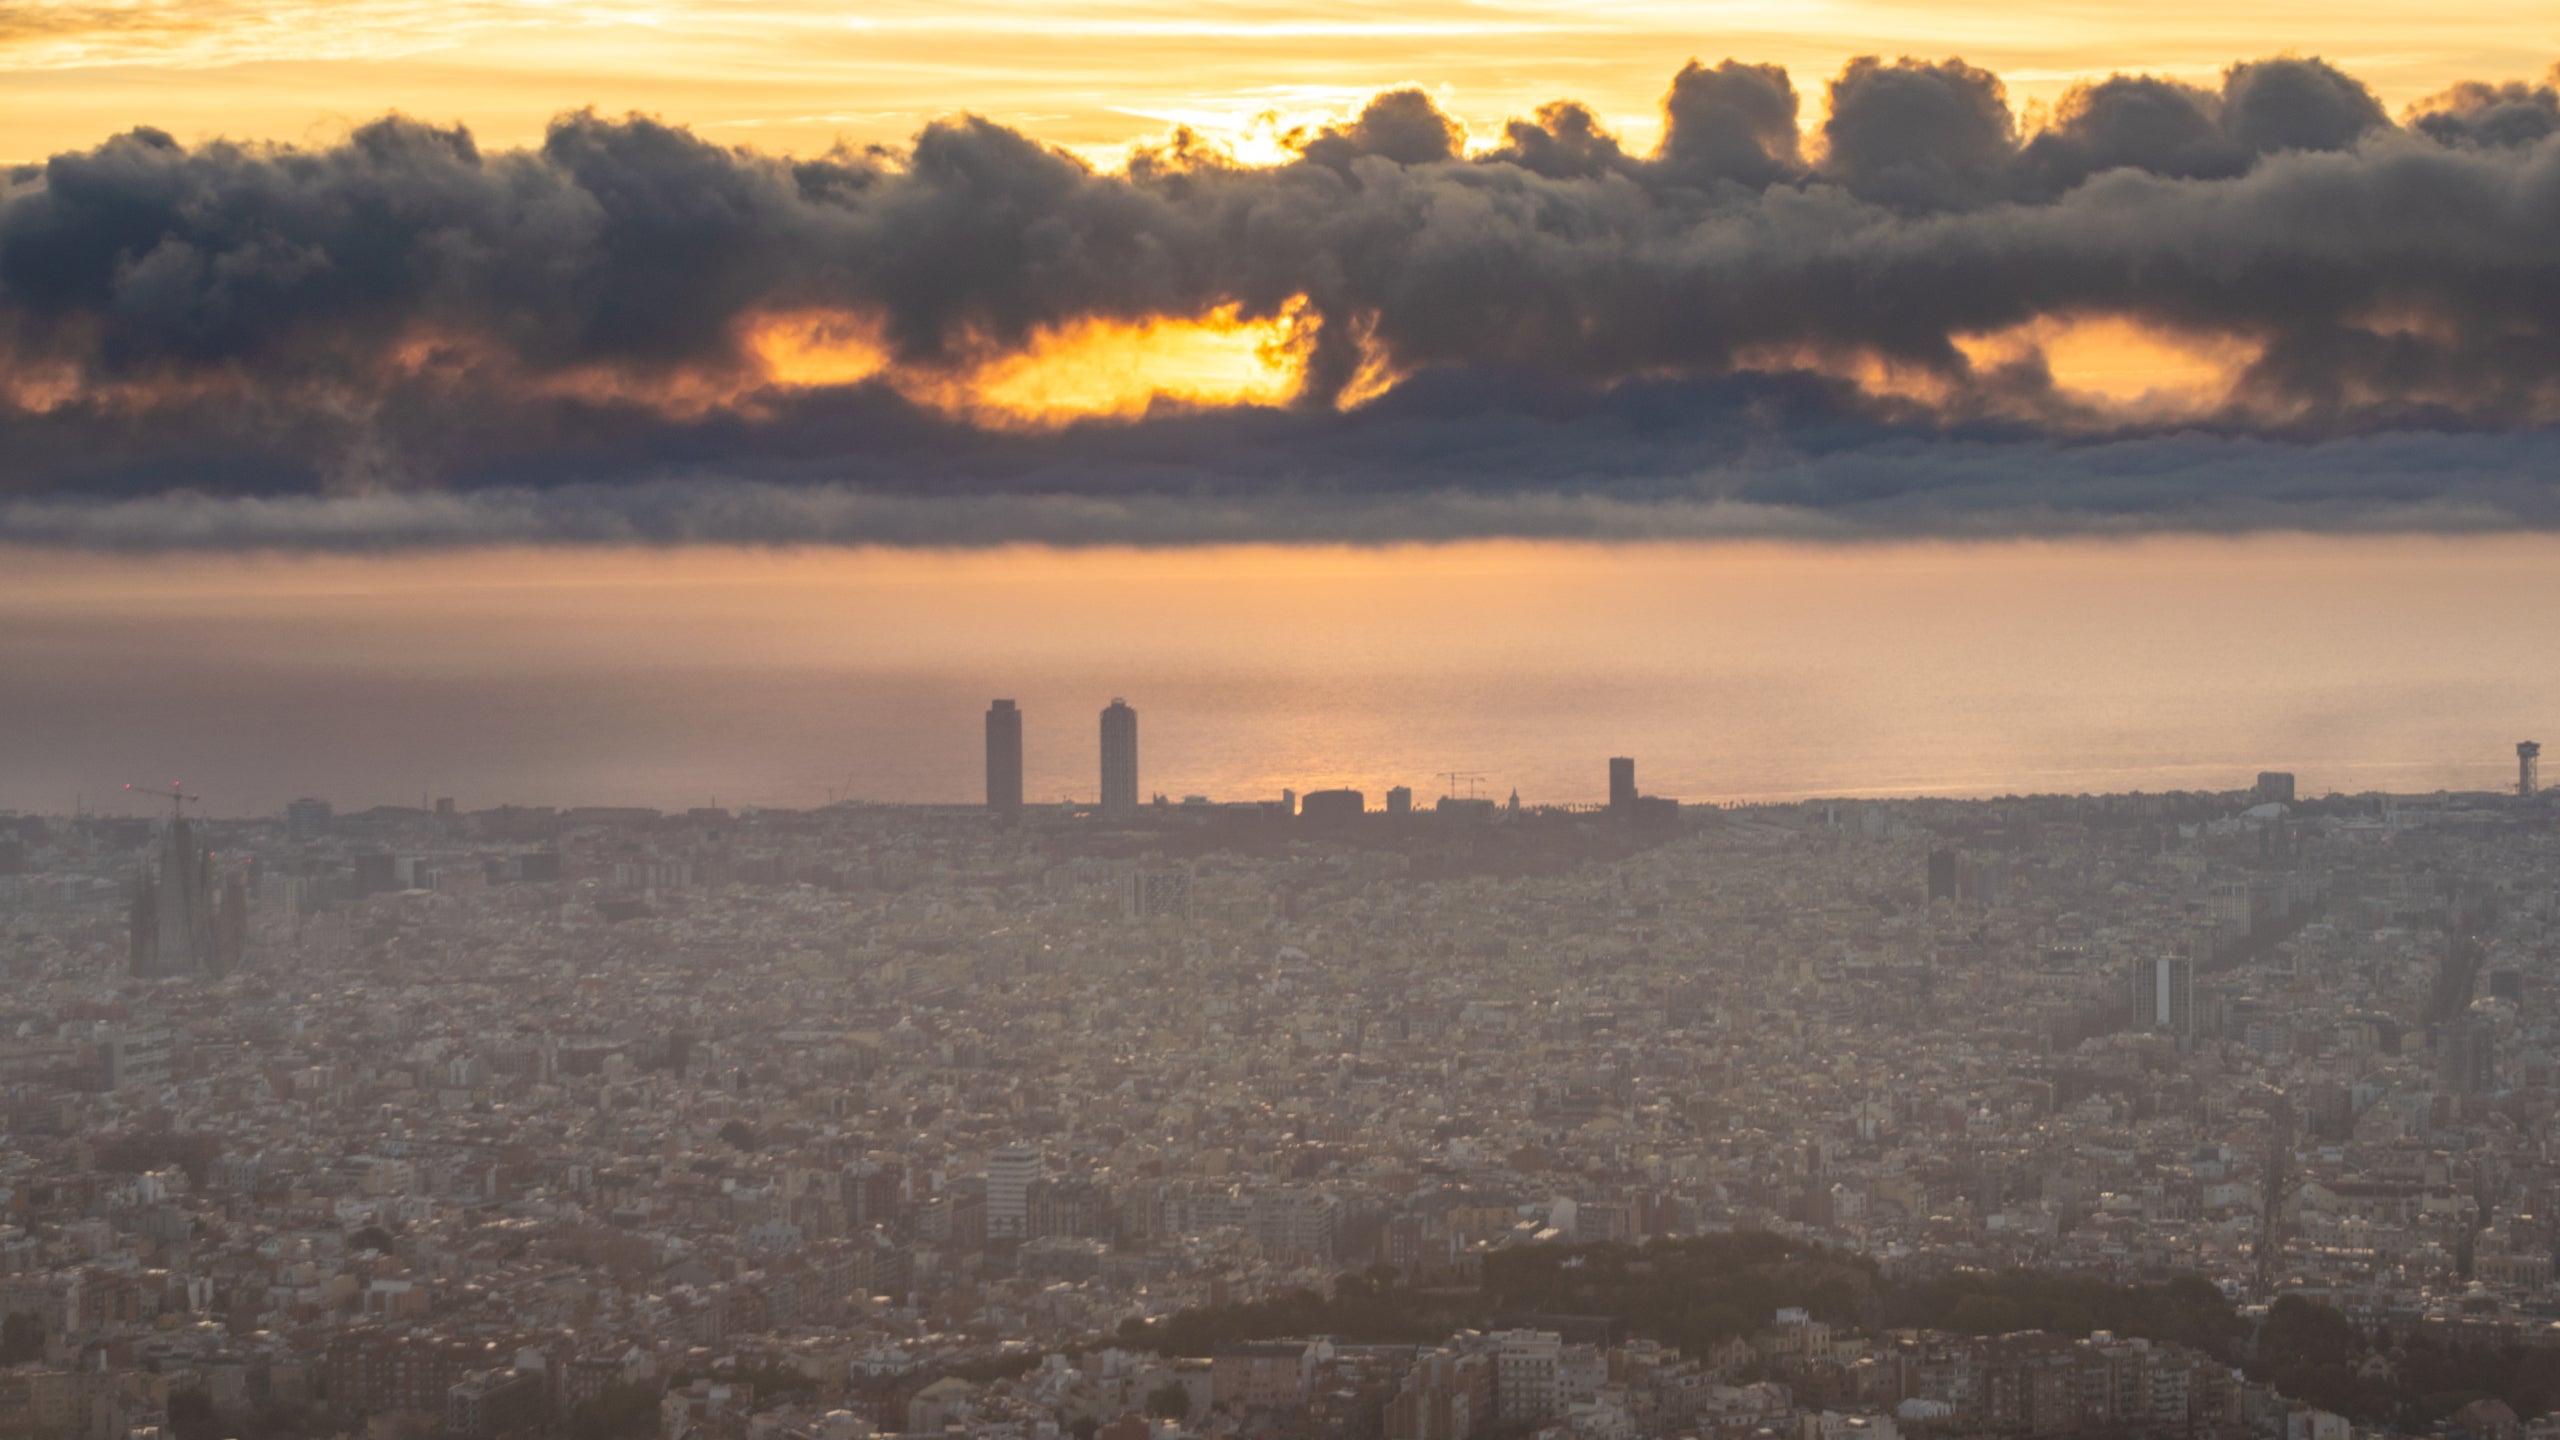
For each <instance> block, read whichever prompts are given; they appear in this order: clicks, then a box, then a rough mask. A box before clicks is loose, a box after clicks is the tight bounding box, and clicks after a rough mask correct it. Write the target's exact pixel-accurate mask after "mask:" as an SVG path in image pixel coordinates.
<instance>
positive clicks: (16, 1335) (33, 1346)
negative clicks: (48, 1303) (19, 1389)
mask: <svg viewBox="0 0 2560 1440" xmlns="http://www.w3.org/2000/svg"><path fill="white" fill-rule="evenodd" d="M43 1358H44V1322H43V1321H42V1320H39V1319H37V1318H36V1317H35V1316H33V1315H30V1314H28V1313H27V1312H25V1311H23V1310H21V1311H17V1312H15V1313H13V1314H11V1315H10V1316H9V1317H8V1318H7V1319H5V1320H0V1365H20V1364H24V1363H25V1362H27V1361H29V1360H41V1359H43Z"/></svg>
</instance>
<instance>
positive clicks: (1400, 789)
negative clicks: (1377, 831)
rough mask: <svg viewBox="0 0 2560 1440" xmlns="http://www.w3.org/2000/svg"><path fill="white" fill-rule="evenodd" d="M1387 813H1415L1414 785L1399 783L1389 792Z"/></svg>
mask: <svg viewBox="0 0 2560 1440" xmlns="http://www.w3.org/2000/svg"><path fill="white" fill-rule="evenodd" d="M1387 813H1388V814H1390V815H1410V814H1412V813H1413V787H1412V786H1410V785H1398V786H1396V787H1395V788H1394V789H1392V790H1389V791H1388V792H1387Z"/></svg>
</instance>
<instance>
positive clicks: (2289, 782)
mask: <svg viewBox="0 0 2560 1440" xmlns="http://www.w3.org/2000/svg"><path fill="white" fill-rule="evenodd" d="M2256 793H2257V797H2258V803H2259V804H2261V805H2264V804H2266V803H2268V802H2269V801H2273V802H2275V803H2277V804H2280V805H2290V804H2292V803H2293V772H2292V771H2290V770H2261V771H2259V772H2258V784H2257V791H2256Z"/></svg>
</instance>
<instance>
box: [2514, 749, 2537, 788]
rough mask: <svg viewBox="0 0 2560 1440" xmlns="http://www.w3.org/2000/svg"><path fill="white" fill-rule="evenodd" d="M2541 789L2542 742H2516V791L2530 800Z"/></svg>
mask: <svg viewBox="0 0 2560 1440" xmlns="http://www.w3.org/2000/svg"><path fill="white" fill-rule="evenodd" d="M2541 791H2542V742H2541V741H2539V740H2519V741H2517V742H2516V793H2517V794H2518V795H2521V796H2523V797H2524V798H2525V799H2527V800H2530V799H2532V798H2533V797H2534V796H2535V795H2537V794H2540V793H2541Z"/></svg>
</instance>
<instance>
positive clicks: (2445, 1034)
mask: <svg viewBox="0 0 2560 1440" xmlns="http://www.w3.org/2000/svg"><path fill="white" fill-rule="evenodd" d="M2492 1038H2493V1037H2492V1035H2491V1032H2490V1029H2489V1027H2488V1025H2487V1024H2485V1023H2484V1022H2482V1021H2481V1020H2479V1019H2478V1018H2476V1017H2474V1016H2470V1015H2464V1016H2460V1017H2458V1018H2456V1019H2453V1020H2448V1021H2446V1022H2445V1024H2444V1025H2443V1027H2442V1028H2441V1029H2439V1030H2438V1031H2437V1032H2436V1088H2437V1089H2438V1090H2440V1091H2443V1092H2444V1093H2445V1094H2448V1095H2486V1094H2488V1093H2489V1092H2490V1091H2491V1090H2492V1089H2493V1088H2495V1086H2496V1083H2497V1072H2496V1068H2495V1066H2494V1065H2493V1063H2492V1061H2491V1058H2490V1057H2491V1043H2492Z"/></svg>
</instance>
